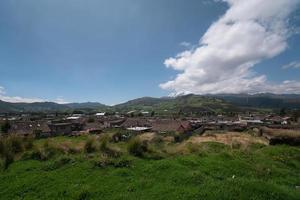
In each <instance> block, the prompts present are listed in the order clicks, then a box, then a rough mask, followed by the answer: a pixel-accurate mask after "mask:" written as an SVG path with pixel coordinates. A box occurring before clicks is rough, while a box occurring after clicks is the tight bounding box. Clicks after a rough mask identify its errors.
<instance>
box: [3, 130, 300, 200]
mask: <svg viewBox="0 0 300 200" xmlns="http://www.w3.org/2000/svg"><path fill="white" fill-rule="evenodd" d="M87 140H89V139H88V138H87V137H84V136H83V137H77V138H69V137H57V138H53V139H51V140H50V143H52V144H55V145H57V146H60V147H61V146H63V147H64V146H68V148H73V147H78V146H79V147H80V148H85V147H84V146H85V144H86V141H87ZM45 143H49V140H45V139H43V140H36V141H35V142H34V146H35V147H36V148H43V146H45ZM47 145H49V144H47ZM95 145H96V146H98V148H99V149H100V150H99V149H98V150H94V151H92V152H90V153H86V152H84V151H78V152H76V151H74V152H73V151H66V152H63V151H60V152H58V153H57V152H56V153H53V155H52V156H51V157H50V156H49V157H48V158H46V159H38V158H36V157H35V156H33V155H34V154H33V151H34V150H29V151H28V152H26V153H24V154H22V155H19V158H18V159H16V161H15V162H13V163H12V164H11V165H10V166H9V167H8V169H6V170H2V171H1V172H0V199H5V200H8V199H30V200H33V199H110V200H111V199H205V200H209V199H222V200H224V199H253V200H254V199H272V200H276V199H284V200H288V199H295V200H296V199H297V200H298V199H300V188H299V186H300V148H299V147H290V146H284V145H281V146H265V145H262V144H257V145H256V144H252V145H249V146H248V147H247V148H239V147H235V148H233V147H232V146H229V145H224V144H220V143H213V142H204V143H201V144H197V145H195V144H194V145H192V144H189V143H187V144H186V145H185V147H186V149H185V151H177V152H176V151H174V150H173V151H171V150H170V151H168V149H172V148H176V147H177V146H176V144H164V143H161V141H160V142H157V141H156V144H151V145H152V146H149V147H148V148H149V149H151V150H147V152H145V154H143V155H142V156H141V155H140V156H134V155H133V154H130V153H128V151H127V146H128V142H120V143H116V144H115V143H109V144H107V146H108V147H106V146H105V145H103V143H101V142H99V144H98V143H97V144H95ZM99 146H100V147H99ZM104 146H105V147H104ZM105 149H111V150H112V151H117V152H118V155H114V156H109V155H108V154H107V153H105V152H107V151H106V150H105ZM157 149H160V150H159V151H158V150H157ZM181 150H182V149H181ZM169 152H173V153H172V154H170V153H169ZM174 152H175V153H174ZM49 155H50V154H49Z"/></svg>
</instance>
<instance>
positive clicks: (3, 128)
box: [0, 121, 11, 133]
mask: <svg viewBox="0 0 300 200" xmlns="http://www.w3.org/2000/svg"><path fill="white" fill-rule="evenodd" d="M10 128H11V125H10V123H9V122H8V121H5V122H4V123H3V124H2V125H1V127H0V129H1V130H0V132H2V133H8V131H9V129H10Z"/></svg>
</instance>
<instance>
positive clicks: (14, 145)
mask: <svg viewBox="0 0 300 200" xmlns="http://www.w3.org/2000/svg"><path fill="white" fill-rule="evenodd" d="M7 142H8V143H10V145H11V150H12V152H13V153H20V152H22V151H23V150H24V144H23V141H22V138H20V137H18V136H16V135H11V136H10V137H8V138H7Z"/></svg>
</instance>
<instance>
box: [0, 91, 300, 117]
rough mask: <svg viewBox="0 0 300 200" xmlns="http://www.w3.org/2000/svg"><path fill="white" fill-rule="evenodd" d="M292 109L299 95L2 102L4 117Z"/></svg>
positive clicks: (298, 103)
mask: <svg viewBox="0 0 300 200" xmlns="http://www.w3.org/2000/svg"><path fill="white" fill-rule="evenodd" d="M244 107H251V108H271V109H279V108H290V109H300V95H298V94H270V93H262V94H253V95H251V94H216V95H195V94H188V95H181V96H177V97H161V98H154V97H142V98H137V99H133V100H130V101H127V102H125V103H122V104H118V105H115V106H107V105H104V104H101V103H98V102H85V103H68V104H58V103H54V102H38V103H10V102H5V101H1V100H0V113H7V112H55V111H60V112H64V111H72V110H95V111H97V110H98V111H100V110H101V111H106V110H109V111H131V110H158V111H163V110H173V111H174V112H178V111H180V110H183V111H190V110H193V111H197V112H201V111H202V112H203V111H208V112H209V111H230V110H232V111H236V110H239V109H240V108H244Z"/></svg>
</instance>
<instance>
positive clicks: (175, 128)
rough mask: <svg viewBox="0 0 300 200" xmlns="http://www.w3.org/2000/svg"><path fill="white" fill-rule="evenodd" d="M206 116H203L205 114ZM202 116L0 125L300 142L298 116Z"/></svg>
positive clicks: (38, 134) (22, 130) (33, 118)
mask: <svg viewBox="0 0 300 200" xmlns="http://www.w3.org/2000/svg"><path fill="white" fill-rule="evenodd" d="M203 115H204V116H203ZM203 115H202V116H201V117H198V118H197V117H182V118H175V117H173V118H170V117H169V118H168V117H156V116H155V114H154V113H153V112H150V111H149V112H148V111H135V110H134V111H129V112H126V113H123V114H120V113H106V112H99V113H92V114H89V113H88V114H83V113H81V114H78V113H77V114H76V112H75V113H73V114H72V113H71V114H66V113H65V114H64V113H55V114H38V113H36V114H32V113H31V114H29V113H28V114H24V113H22V114H2V115H0V124H1V125H2V126H1V127H2V128H1V130H2V132H3V134H17V135H19V136H23V137H26V136H33V137H35V138H47V137H55V136H80V135H87V134H101V133H102V132H105V131H106V130H110V129H115V130H120V131H121V132H122V131H123V132H126V134H132V135H136V134H140V133H146V132H154V133H159V134H160V135H164V134H166V135H170V134H173V135H174V136H175V135H176V136H178V137H179V138H182V139H187V138H188V137H190V136H192V135H203V134H205V132H206V131H209V130H210V131H222V132H223V133H226V132H237V133H244V134H247V133H249V132H251V133H255V135H256V136H261V137H264V138H266V139H267V140H268V141H269V143H270V144H290V145H299V144H300V136H299V131H300V123H299V118H295V117H294V116H280V115H276V114H259V113H252V114H251V113H247V114H236V115H235V116H226V115H221V114H219V115H212V114H207V113H204V114H203Z"/></svg>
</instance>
